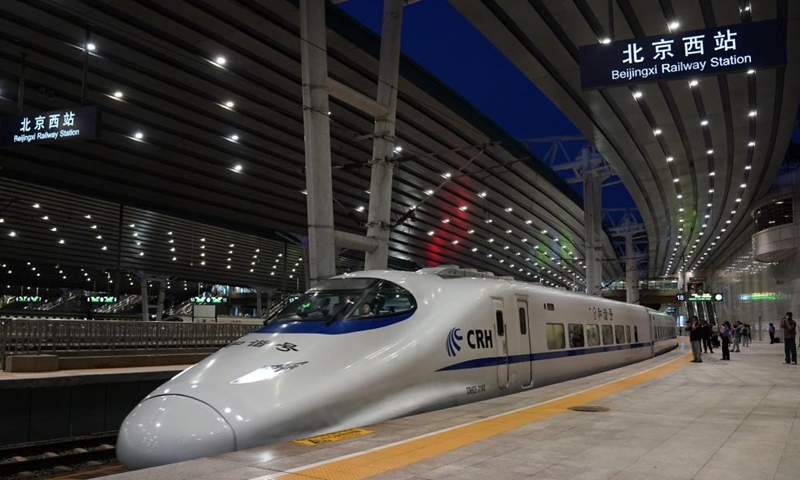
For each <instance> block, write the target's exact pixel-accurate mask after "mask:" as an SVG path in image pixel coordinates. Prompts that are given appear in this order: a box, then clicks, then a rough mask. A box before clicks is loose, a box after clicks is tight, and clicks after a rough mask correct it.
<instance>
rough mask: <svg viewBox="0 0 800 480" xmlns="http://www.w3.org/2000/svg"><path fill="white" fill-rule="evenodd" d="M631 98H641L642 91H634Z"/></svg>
mask: <svg viewBox="0 0 800 480" xmlns="http://www.w3.org/2000/svg"><path fill="white" fill-rule="evenodd" d="M633 98H642V91H641V90H636V91H635V92H633Z"/></svg>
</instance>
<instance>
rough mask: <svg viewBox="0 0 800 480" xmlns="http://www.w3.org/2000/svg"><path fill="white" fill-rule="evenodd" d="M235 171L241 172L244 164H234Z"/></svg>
mask: <svg viewBox="0 0 800 480" xmlns="http://www.w3.org/2000/svg"><path fill="white" fill-rule="evenodd" d="M233 171H234V172H241V171H242V165H241V164H236V165H234V166H233Z"/></svg>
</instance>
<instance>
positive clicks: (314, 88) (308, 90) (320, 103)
mask: <svg viewBox="0 0 800 480" xmlns="http://www.w3.org/2000/svg"><path fill="white" fill-rule="evenodd" d="M300 36H301V40H300V58H301V62H300V63H301V70H302V81H303V132H304V134H305V158H306V191H307V194H308V195H307V196H306V201H307V211H308V241H309V242H308V243H309V248H308V250H309V256H308V262H309V266H310V273H311V278H310V283H311V285H316V283H317V282H319V281H320V280H324V279H325V278H328V277H331V276H333V275H335V274H336V257H335V246H334V241H333V187H332V185H331V183H332V180H331V138H330V117H329V103H328V57H327V56H328V53H327V41H326V28H325V0H301V1H300Z"/></svg>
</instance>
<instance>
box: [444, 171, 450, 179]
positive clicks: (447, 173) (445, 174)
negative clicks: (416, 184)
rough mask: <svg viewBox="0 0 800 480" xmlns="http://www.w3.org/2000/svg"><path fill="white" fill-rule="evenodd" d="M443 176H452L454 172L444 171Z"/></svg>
mask: <svg viewBox="0 0 800 480" xmlns="http://www.w3.org/2000/svg"><path fill="white" fill-rule="evenodd" d="M442 176H443V177H444V178H450V177H451V176H452V174H451V173H450V172H444V173H443V174H442Z"/></svg>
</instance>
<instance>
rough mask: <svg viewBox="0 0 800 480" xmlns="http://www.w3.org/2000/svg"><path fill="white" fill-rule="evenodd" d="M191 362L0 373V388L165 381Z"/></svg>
mask: <svg viewBox="0 0 800 480" xmlns="http://www.w3.org/2000/svg"><path fill="white" fill-rule="evenodd" d="M190 366H191V365H162V366H152V367H120V368H87V369H80V370H56V371H53V372H0V389H4V388H45V387H67V386H74V385H87V384H95V383H116V382H131V381H158V380H160V381H162V382H163V381H166V380H168V379H170V378H172V377H173V376H175V375H177V374H178V373H180V372H181V371H183V370H185V369H186V368H188V367H190Z"/></svg>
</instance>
